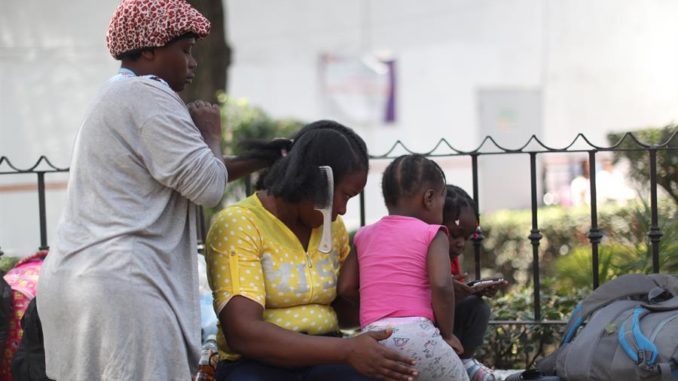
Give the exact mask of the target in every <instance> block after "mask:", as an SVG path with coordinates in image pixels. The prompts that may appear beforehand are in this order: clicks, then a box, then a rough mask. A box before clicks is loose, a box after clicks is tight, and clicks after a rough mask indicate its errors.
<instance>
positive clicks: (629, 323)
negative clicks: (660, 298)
mask: <svg viewBox="0 0 678 381" xmlns="http://www.w3.org/2000/svg"><path fill="white" fill-rule="evenodd" d="M649 313H650V311H649V310H647V309H646V308H644V307H642V306H639V307H636V308H634V309H633V314H632V315H631V316H630V317H629V318H628V319H626V320H625V321H624V322H623V323H622V325H621V328H620V329H619V334H618V340H619V345H621V347H622V349H623V350H624V352H625V353H626V355H627V356H629V358H630V359H631V360H633V361H634V362H635V363H636V364H638V365H641V366H644V367H646V368H647V369H652V368H654V367H655V365H656V364H657V352H658V351H657V346H656V345H654V343H653V342H652V341H650V339H648V338H647V337H646V336H645V335H643V332H642V331H641V330H640V319H641V318H642V317H643V316H645V315H647V314H649Z"/></svg>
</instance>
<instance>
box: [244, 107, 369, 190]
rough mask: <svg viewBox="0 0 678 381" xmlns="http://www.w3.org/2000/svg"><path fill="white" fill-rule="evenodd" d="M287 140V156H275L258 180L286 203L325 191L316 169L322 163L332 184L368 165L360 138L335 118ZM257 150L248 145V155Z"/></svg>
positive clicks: (312, 124) (304, 130)
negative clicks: (332, 178)
mask: <svg viewBox="0 0 678 381" xmlns="http://www.w3.org/2000/svg"><path fill="white" fill-rule="evenodd" d="M288 142H289V144H288V146H287V147H285V148H287V150H288V153H287V155H286V156H284V157H281V158H278V160H277V161H275V162H274V163H273V165H272V166H271V168H270V169H269V170H268V171H267V172H266V173H265V174H264V175H263V177H262V178H260V180H259V181H258V183H257V189H265V190H267V191H268V192H270V193H271V194H272V195H273V196H276V197H280V198H282V199H283V200H285V201H288V202H300V201H314V200H317V199H318V197H319V195H320V194H321V193H324V192H323V190H324V189H325V184H326V182H325V179H324V177H323V176H321V172H320V170H319V169H318V167H319V166H321V165H327V166H330V167H331V168H332V172H333V175H334V184H335V186H336V185H337V184H338V183H339V182H341V181H342V179H343V178H344V176H346V175H347V174H350V173H354V172H356V171H367V170H368V168H369V156H368V154H367V146H366V145H365V142H364V141H363V139H362V138H361V137H360V136H358V134H356V133H355V132H354V131H353V130H352V129H350V128H348V127H346V126H344V125H342V124H340V123H337V122H335V121H331V120H320V121H317V122H313V123H310V124H308V125H306V126H304V127H303V128H302V129H301V130H299V132H297V134H296V135H294V136H293V137H292V139H291V140H289V141H288ZM261 147H262V148H263V145H262V146H261ZM256 152H257V147H256V144H255V145H252V144H250V146H249V147H248V155H252V154H254V155H255V156H256ZM320 197H321V196H320Z"/></svg>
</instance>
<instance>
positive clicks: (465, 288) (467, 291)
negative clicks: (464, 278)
mask: <svg viewBox="0 0 678 381" xmlns="http://www.w3.org/2000/svg"><path fill="white" fill-rule="evenodd" d="M472 294H473V288H471V287H470V286H469V285H467V284H466V283H464V282H460V281H458V280H457V279H456V277H455V280H454V302H455V303H459V302H461V301H462V300H464V298H466V297H467V296H469V295H472Z"/></svg>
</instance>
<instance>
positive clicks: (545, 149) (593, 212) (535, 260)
mask: <svg viewBox="0 0 678 381" xmlns="http://www.w3.org/2000/svg"><path fill="white" fill-rule="evenodd" d="M675 136H676V133H673V134H672V135H671V136H670V137H669V138H668V139H667V140H666V141H665V142H661V143H658V144H646V143H644V142H641V141H639V140H638V139H637V138H636V136H634V135H633V134H631V133H627V134H625V135H623V137H622V138H621V139H620V140H619V141H618V142H617V143H616V144H614V145H612V146H609V147H604V146H599V145H595V144H593V143H592V142H591V141H590V140H589V139H588V138H586V136H584V135H583V134H578V135H577V136H576V137H575V138H574V139H573V140H572V142H571V143H570V144H569V145H567V146H565V147H562V148H555V147H549V146H547V145H546V144H544V143H543V142H541V141H540V139H539V138H537V137H536V136H534V135H532V136H531V137H530V138H529V139H528V140H527V142H526V143H525V144H524V145H523V146H521V147H519V148H507V147H504V146H501V145H499V144H498V143H497V142H496V141H495V140H494V139H493V138H492V137H489V136H488V137H485V138H484V139H483V140H482V142H481V143H480V145H479V146H478V147H477V148H475V149H473V150H470V151H464V150H460V149H457V148H455V147H454V146H452V145H451V144H450V143H449V142H448V141H447V140H446V139H441V140H440V141H438V143H437V144H436V145H435V146H434V147H433V148H432V149H431V150H429V151H425V152H415V151H413V150H411V149H410V148H408V147H407V146H406V145H405V144H404V143H403V142H401V141H396V142H395V143H394V144H393V146H392V147H391V148H390V149H389V150H388V151H387V152H386V153H384V154H381V155H374V156H372V157H371V158H372V159H374V160H390V159H395V158H396V157H397V156H399V154H398V155H395V154H394V152H399V153H402V152H406V153H419V154H422V155H425V156H428V157H432V158H436V157H451V156H457V157H467V158H468V159H469V160H470V162H471V176H472V184H473V190H472V192H473V194H472V196H473V199H474V200H475V202H476V205H481V204H480V196H479V185H478V177H479V176H478V171H479V169H478V158H479V157H481V156H487V155H500V156H501V155H527V156H528V157H529V173H530V199H531V216H532V227H531V230H530V231H529V234H527V232H526V238H527V239H529V240H530V243H531V245H532V279H533V285H534V296H533V308H534V311H533V312H534V315H533V316H534V320H533V321H493V322H492V323H493V324H554V323H555V324H564V323H565V322H562V321H552V322H547V321H543V320H542V308H541V302H540V295H541V281H540V267H539V244H540V241H541V239H542V238H543V237H542V234H541V232H540V229H539V213H538V210H539V209H538V207H539V205H540V198H541V197H540V195H539V193H538V179H539V176H538V170H537V163H538V158H539V157H540V156H541V155H548V154H554V153H555V154H575V153H576V154H580V155H581V154H586V155H587V156H588V166H589V168H588V169H589V187H590V216H591V228H590V230H589V232H588V239H589V241H590V243H591V252H592V269H593V273H592V280H593V288H597V287H598V286H599V283H600V280H599V253H598V250H599V245H600V242H601V240H602V238H603V233H602V231H601V229H600V228H599V226H598V204H599V202H598V200H597V186H596V161H597V156H598V155H600V154H601V153H605V152H619V151H644V152H646V153H647V160H648V162H649V170H650V173H649V179H650V187H649V188H650V189H649V193H650V209H651V225H650V230H649V231H648V232H647V235H648V237H649V240H650V243H651V253H652V271H653V272H655V273H657V272H659V271H660V268H659V256H660V253H659V244H660V241H661V237H662V235H663V233H662V231H661V228H660V226H659V223H658V207H657V152H658V151H663V150H674V151H675V150H678V147H676V146H672V143H673V140H674V137H675ZM575 146H576V148H575ZM608 155H609V154H608ZM360 208H361V215H360V221H361V225H364V224H365V213H364V211H365V197H364V194H361V196H360ZM480 217H481V216H478V221H480ZM483 239H484V236H483V234H482V231H481V230H480V228H479V229H478V231H477V233H476V234H474V236H473V238H472V240H473V241H474V242H473V247H474V263H475V277H476V278H480V269H481V264H480V258H481V255H480V254H481V247H482V241H483Z"/></svg>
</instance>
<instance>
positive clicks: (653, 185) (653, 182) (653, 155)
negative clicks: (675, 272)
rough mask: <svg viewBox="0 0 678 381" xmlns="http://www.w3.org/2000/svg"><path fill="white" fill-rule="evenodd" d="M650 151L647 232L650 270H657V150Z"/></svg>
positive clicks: (659, 232)
mask: <svg viewBox="0 0 678 381" xmlns="http://www.w3.org/2000/svg"><path fill="white" fill-rule="evenodd" d="M649 152H650V209H651V211H652V225H651V226H650V231H649V232H648V233H647V235H648V237H649V238H650V243H651V244H652V272H654V273H658V272H659V241H660V240H661V238H662V235H663V233H662V231H661V229H660V228H659V221H658V220H659V218H658V216H657V150H656V149H655V148H654V147H652V148H650V150H649Z"/></svg>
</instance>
